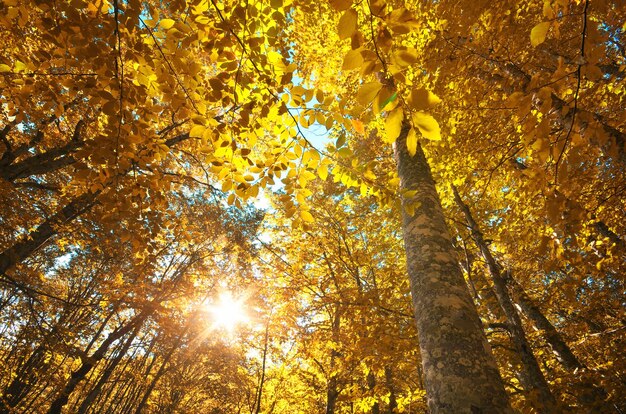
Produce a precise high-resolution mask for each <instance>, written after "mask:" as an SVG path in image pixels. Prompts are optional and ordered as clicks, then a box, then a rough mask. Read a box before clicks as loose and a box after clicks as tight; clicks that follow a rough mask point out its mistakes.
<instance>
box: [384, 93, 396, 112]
mask: <svg viewBox="0 0 626 414" xmlns="http://www.w3.org/2000/svg"><path fill="white" fill-rule="evenodd" d="M397 97H398V93H397V92H394V93H393V94H392V95H391V96H390V97H389V98H387V99H385V102H383V103H381V104H380V110H381V111H382V110H383V108H384V107H386V106H387V104H389V103H391V102H393V101H395V100H396V98H397Z"/></svg>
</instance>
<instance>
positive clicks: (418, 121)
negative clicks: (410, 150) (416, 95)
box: [412, 112, 441, 141]
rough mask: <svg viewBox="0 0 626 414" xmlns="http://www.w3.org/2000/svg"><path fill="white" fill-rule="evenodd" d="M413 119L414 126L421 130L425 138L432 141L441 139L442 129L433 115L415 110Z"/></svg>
mask: <svg viewBox="0 0 626 414" xmlns="http://www.w3.org/2000/svg"><path fill="white" fill-rule="evenodd" d="M412 119H413V126H414V127H417V129H419V130H420V132H421V133H422V136H423V137H424V138H427V139H430V140H432V141H440V140H441V129H440V128H439V124H438V123H437V121H436V120H435V118H433V117H432V116H431V115H428V114H427V113H424V112H415V113H414V114H413V117H412Z"/></svg>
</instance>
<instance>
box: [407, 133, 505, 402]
mask: <svg viewBox="0 0 626 414" xmlns="http://www.w3.org/2000/svg"><path fill="white" fill-rule="evenodd" d="M409 129H410V127H409V125H408V124H407V123H406V122H405V123H404V124H403V126H402V131H401V133H400V136H399V137H398V139H397V140H396V143H395V158H396V162H397V168H398V176H399V177H400V187H401V190H402V191H403V192H405V191H409V190H414V191H416V194H415V196H413V197H408V198H405V199H404V200H403V207H406V206H407V205H408V204H413V203H416V204H417V205H415V211H414V214H413V215H411V214H409V213H408V212H407V209H406V208H403V211H402V218H403V224H402V226H403V233H404V245H405V250H406V258H407V270H408V275H409V280H410V284H411V296H412V299H413V307H414V312H415V319H416V322H417V330H418V337H419V343H420V352H421V355H422V366H423V373H424V383H425V388H426V394H427V397H428V406H429V408H430V412H431V413H432V414H442V413H446V414H447V413H449V414H465V413H485V414H486V413H494V414H495V413H512V412H513V411H512V409H511V407H510V405H509V402H508V398H507V395H506V392H505V390H504V385H503V383H502V378H501V377H500V373H499V372H498V367H497V366H496V363H495V360H494V357H493V355H492V353H491V349H490V347H489V344H488V342H487V339H486V338H485V334H484V332H483V328H482V324H481V322H480V319H479V317H478V312H477V311H476V308H475V306H474V303H473V301H472V298H471V296H470V294H469V291H468V289H467V285H466V283H465V280H464V279H463V275H462V273H461V269H460V267H459V265H458V262H457V259H456V257H455V252H454V248H453V246H452V242H451V239H450V235H449V232H448V228H447V225H446V222H445V219H444V215H443V210H442V207H441V203H440V201H439V196H438V194H437V190H436V188H435V182H434V180H433V178H432V175H431V172H430V167H429V165H428V162H427V161H426V157H425V156H424V152H423V151H422V149H421V147H420V146H419V145H418V148H417V152H416V154H415V155H414V156H411V155H410V154H409V152H408V150H407V143H406V138H407V135H408V132H409Z"/></svg>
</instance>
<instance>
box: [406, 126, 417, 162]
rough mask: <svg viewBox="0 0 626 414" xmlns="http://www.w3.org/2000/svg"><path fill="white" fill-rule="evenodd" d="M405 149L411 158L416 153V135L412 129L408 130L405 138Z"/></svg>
mask: <svg viewBox="0 0 626 414" xmlns="http://www.w3.org/2000/svg"><path fill="white" fill-rule="evenodd" d="M406 149H407V150H408V151H409V154H411V157H412V156H414V155H415V153H416V152H417V134H416V133H415V129H413V128H411V129H410V130H409V135H407V137H406Z"/></svg>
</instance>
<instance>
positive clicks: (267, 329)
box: [254, 319, 270, 414]
mask: <svg viewBox="0 0 626 414" xmlns="http://www.w3.org/2000/svg"><path fill="white" fill-rule="evenodd" d="M269 335H270V321H269V319H268V320H267V323H266V324H265V340H264V344H263V363H262V365H261V378H260V379H259V391H258V392H257V395H256V401H255V409H254V413H255V414H259V413H260V412H261V402H262V401H263V386H264V385H265V364H266V363H267V347H268V343H269V337H270V336H269Z"/></svg>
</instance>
